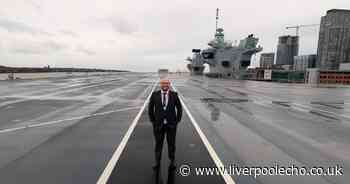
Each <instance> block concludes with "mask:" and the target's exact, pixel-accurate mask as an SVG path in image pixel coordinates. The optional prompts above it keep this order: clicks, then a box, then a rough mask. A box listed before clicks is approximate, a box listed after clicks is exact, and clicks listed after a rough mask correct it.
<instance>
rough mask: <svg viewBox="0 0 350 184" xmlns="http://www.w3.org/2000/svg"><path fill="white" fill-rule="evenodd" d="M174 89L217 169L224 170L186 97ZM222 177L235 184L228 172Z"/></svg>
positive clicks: (229, 183)
mask: <svg viewBox="0 0 350 184" xmlns="http://www.w3.org/2000/svg"><path fill="white" fill-rule="evenodd" d="M172 87H173V89H174V90H175V91H177V93H178V94H179V97H180V101H181V103H182V106H183V107H184V109H185V111H186V113H187V115H188V117H189V118H190V120H191V122H192V124H193V126H194V127H195V129H196V131H197V133H198V135H199V137H200V138H201V139H202V141H203V143H204V146H205V147H206V148H207V150H208V152H209V155H210V156H211V158H212V159H213V161H214V162H215V165H216V167H217V168H224V164H223V163H222V161H221V160H220V158H219V156H218V155H217V153H216V152H215V150H214V148H213V147H212V145H211V144H210V142H209V140H208V139H207V137H206V136H205V134H204V133H203V131H202V130H201V128H200V127H199V125H198V123H197V121H196V120H195V119H194V117H193V116H192V114H191V112H190V111H189V109H188V107H187V105H186V104H185V102H184V100H183V99H185V97H183V95H181V94H180V93H179V91H178V90H176V88H175V86H174V85H172ZM220 174H221V176H222V177H223V179H224V180H225V182H226V183H228V184H235V181H234V180H233V178H232V177H231V176H230V175H229V174H228V173H226V172H224V173H222V172H220Z"/></svg>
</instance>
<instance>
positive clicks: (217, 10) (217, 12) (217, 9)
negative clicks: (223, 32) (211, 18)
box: [215, 8, 219, 32]
mask: <svg viewBox="0 0 350 184" xmlns="http://www.w3.org/2000/svg"><path fill="white" fill-rule="evenodd" d="M218 22H219V8H216V26H215V32H216V31H217V30H218Z"/></svg>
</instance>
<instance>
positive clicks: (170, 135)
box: [153, 124, 177, 164]
mask: <svg viewBox="0 0 350 184" xmlns="http://www.w3.org/2000/svg"><path fill="white" fill-rule="evenodd" d="M176 129H177V125H168V124H166V125H164V124H163V125H153V135H154V138H155V150H154V151H155V160H156V163H157V164H160V160H161V158H162V150H163V143H164V137H166V140H167V144H168V157H169V159H170V161H174V160H175V148H176V146H175V140H176Z"/></svg>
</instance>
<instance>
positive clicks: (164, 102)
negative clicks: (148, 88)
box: [162, 93, 166, 108]
mask: <svg viewBox="0 0 350 184" xmlns="http://www.w3.org/2000/svg"><path fill="white" fill-rule="evenodd" d="M162 94H163V96H162V98H163V100H162V101H163V104H162V105H163V108H165V105H166V101H165V100H166V99H165V95H166V93H162Z"/></svg>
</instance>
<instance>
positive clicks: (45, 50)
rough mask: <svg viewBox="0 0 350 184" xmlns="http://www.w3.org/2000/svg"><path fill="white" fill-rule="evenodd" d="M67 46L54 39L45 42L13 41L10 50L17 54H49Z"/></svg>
mask: <svg viewBox="0 0 350 184" xmlns="http://www.w3.org/2000/svg"><path fill="white" fill-rule="evenodd" d="M67 48H68V46H67V45H65V44H62V43H58V42H55V41H52V40H50V41H45V42H31V41H30V42H28V41H27V42H18V41H15V42H13V43H12V46H11V48H10V52H12V53H19V54H34V55H42V54H50V53H54V52H59V51H62V50H65V49H67Z"/></svg>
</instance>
